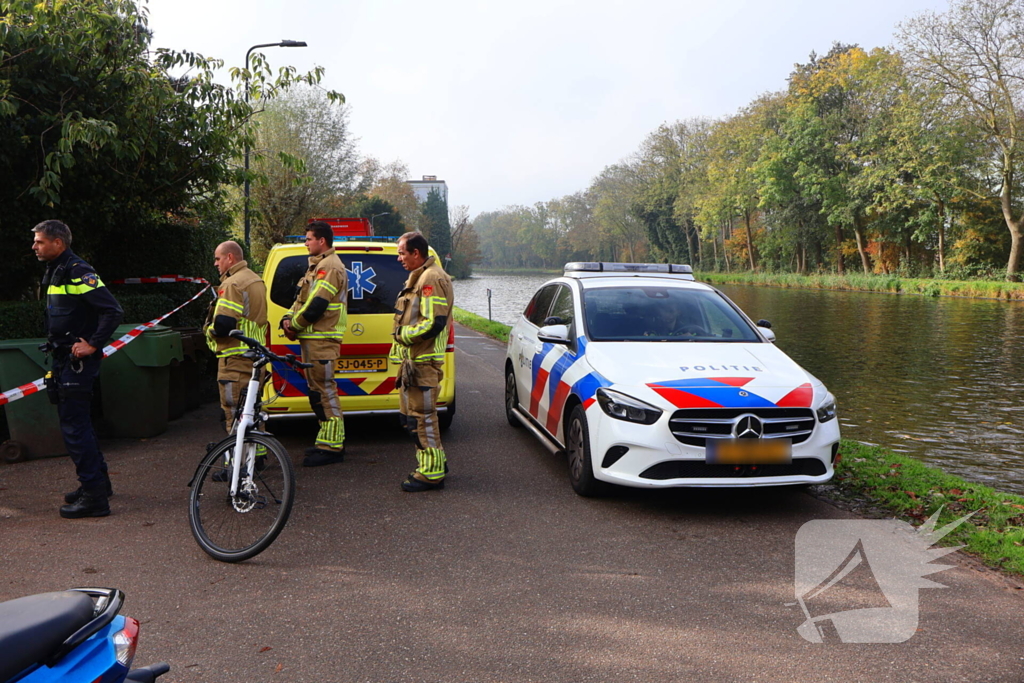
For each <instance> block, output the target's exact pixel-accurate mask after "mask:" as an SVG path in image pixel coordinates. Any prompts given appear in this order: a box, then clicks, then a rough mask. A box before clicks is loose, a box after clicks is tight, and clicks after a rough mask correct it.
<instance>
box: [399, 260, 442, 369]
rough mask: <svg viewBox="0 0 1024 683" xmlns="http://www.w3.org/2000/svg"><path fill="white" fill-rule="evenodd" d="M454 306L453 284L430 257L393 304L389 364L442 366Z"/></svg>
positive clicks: (410, 277)
mask: <svg viewBox="0 0 1024 683" xmlns="http://www.w3.org/2000/svg"><path fill="white" fill-rule="evenodd" d="M454 302H455V297H454V295H453V292H452V280H451V278H450V277H448V273H446V272H444V270H443V269H442V268H441V266H440V265H438V263H437V260H436V259H435V258H434V257H433V256H431V257H430V258H428V259H427V260H426V262H425V263H424V264H423V265H422V266H420V267H419V268H417V269H416V270H414V271H412V272H411V273H409V279H408V280H406V282H405V288H404V289H403V290H402V292H401V293H400V294H399V295H398V302H397V303H396V304H395V308H396V309H397V311H396V313H395V323H394V331H393V335H394V338H395V341H394V343H393V344H392V345H391V353H390V354H389V355H388V357H389V358H390V360H391V361H392V362H394V363H401V362H402V361H403V360H408V359H411V360H412V361H413V362H416V363H430V362H437V363H443V362H444V351H445V347H446V346H447V345H448V327H449V326H450V325H451V324H452V323H451V308H452V305H453V304H454ZM442 325H443V326H442Z"/></svg>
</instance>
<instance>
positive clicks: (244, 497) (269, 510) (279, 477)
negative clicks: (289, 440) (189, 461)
mask: <svg viewBox="0 0 1024 683" xmlns="http://www.w3.org/2000/svg"><path fill="white" fill-rule="evenodd" d="M257 446H263V447H264V448H265V450H266V455H261V456H259V457H257V459H256V463H255V465H256V467H255V469H256V473H255V474H254V475H253V476H251V477H250V476H247V475H248V471H247V467H246V462H247V461H248V458H249V455H250V454H251V453H255V449H256V448H257ZM234 448H235V437H234V436H230V437H228V438H226V439H224V440H223V441H221V442H220V443H219V444H217V445H216V446H215V447H214V448H213V449H212V450H211V451H210V452H209V453H207V454H206V457H204V458H203V460H202V462H201V463H200V464H199V468H198V469H197V470H196V474H195V477H194V478H193V481H192V491H191V493H190V494H189V508H188V520H189V524H190V526H191V527H192V535H193V536H194V537H195V539H196V542H197V543H198V544H199V547H200V548H202V549H203V550H204V551H206V553H207V554H208V555H210V557H213V558H214V559H217V560H220V561H221V562H241V561H242V560H248V559H249V558H250V557H254V556H256V555H258V554H260V553H261V552H263V551H264V550H266V549H267V548H268V547H269V546H270V544H271V543H273V542H274V539H275V538H277V535H278V534H279V533H281V530H282V529H283V528H284V525H285V524H286V523H287V522H288V515H289V514H291V511H292V503H293V502H294V498H295V469H294V467H293V465H292V460H291V458H290V457H289V456H288V451H286V450H285V449H284V446H282V445H281V444H280V443H278V442H277V440H276V439H274V438H273V437H271V436H269V435H263V434H249V435H247V436H246V437H245V441H244V443H243V452H244V459H243V460H242V469H241V472H240V473H239V483H238V493H237V494H236V495H235V496H230V495H228V492H229V490H230V489H231V469H230V467H228V466H227V465H226V461H225V458H226V457H230V456H231V454H232V452H233V451H234ZM261 450H263V449H261ZM218 472H226V473H227V476H226V477H225V476H224V475H221V476H220V477H215V476H214V475H216V474H217V473H218ZM216 479H227V481H216Z"/></svg>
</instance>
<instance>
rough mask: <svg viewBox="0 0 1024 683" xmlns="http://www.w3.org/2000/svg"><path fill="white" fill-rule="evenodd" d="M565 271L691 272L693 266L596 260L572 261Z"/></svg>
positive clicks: (567, 264) (687, 273)
mask: <svg viewBox="0 0 1024 683" xmlns="http://www.w3.org/2000/svg"><path fill="white" fill-rule="evenodd" d="M565 272H566V273H570V272H575V273H580V272H589V273H672V274H686V275H690V274H692V273H693V268H691V267H690V266H688V265H683V264H681V263H605V262H597V261H574V262H572V263H566V264H565Z"/></svg>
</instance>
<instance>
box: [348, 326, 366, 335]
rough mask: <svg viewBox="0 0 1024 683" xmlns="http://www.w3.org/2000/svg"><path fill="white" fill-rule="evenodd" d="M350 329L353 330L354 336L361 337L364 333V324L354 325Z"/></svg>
mask: <svg viewBox="0 0 1024 683" xmlns="http://www.w3.org/2000/svg"><path fill="white" fill-rule="evenodd" d="M348 329H350V330H352V334H354V335H355V336H357V337H358V336H359V335H361V334H362V333H363V324H362V323H356V324H355V325H353V326H352V327H350V328H348Z"/></svg>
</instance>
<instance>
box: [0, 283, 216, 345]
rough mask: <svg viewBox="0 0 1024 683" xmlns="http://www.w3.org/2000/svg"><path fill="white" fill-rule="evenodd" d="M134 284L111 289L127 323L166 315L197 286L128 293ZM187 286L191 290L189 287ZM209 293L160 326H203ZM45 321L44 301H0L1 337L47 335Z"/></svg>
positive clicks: (175, 286)
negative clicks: (159, 291) (155, 292)
mask: <svg viewBox="0 0 1024 683" xmlns="http://www.w3.org/2000/svg"><path fill="white" fill-rule="evenodd" d="M130 286H132V285H125V286H123V287H122V286H118V285H114V286H113V287H112V291H113V292H114V296H115V297H116V298H117V300H118V303H120V304H121V308H123V309H124V322H125V323H135V324H139V323H144V322H149V321H150V320H153V319H154V318H156V317H158V316H161V315H163V314H164V313H166V312H167V311H170V310H171V309H173V308H175V307H177V306H179V305H181V304H182V303H184V302H185V301H187V300H188V299H189V298H191V297H192V296H193V295H194V294H195V292H196V287H197V286H198V285H142V286H146V287H165V288H174V289H177V290H178V292H182V294H181V295H179V294H178V292H165V293H159V294H151V293H126V292H125V288H126V287H130ZM185 287H188V288H189V289H188V290H186V289H185ZM208 297H209V295H208V294H207V295H204V296H203V297H201V298H200V299H198V300H196V301H194V302H192V303H191V304H189V305H188V306H186V307H185V308H183V309H181V310H180V311H178V312H177V313H175V314H174V315H172V316H171V317H170V318H168V319H167V320H164V321H163V322H161V323H160V324H161V325H167V326H168V327H200V326H201V325H202V324H203V321H204V320H205V318H206V308H207V304H208V303H209V301H210V298H208ZM45 325H46V321H45V318H44V316H43V302H42V301H0V339H31V338H35V337H45V336H46V327H45Z"/></svg>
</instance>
